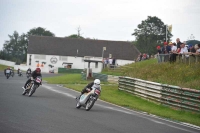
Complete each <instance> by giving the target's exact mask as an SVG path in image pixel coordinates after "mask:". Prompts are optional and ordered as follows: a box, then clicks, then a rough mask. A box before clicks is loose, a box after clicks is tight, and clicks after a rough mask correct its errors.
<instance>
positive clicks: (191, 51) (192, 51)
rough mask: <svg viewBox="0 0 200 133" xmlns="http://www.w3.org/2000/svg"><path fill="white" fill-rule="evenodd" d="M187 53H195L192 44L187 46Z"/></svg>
mask: <svg viewBox="0 0 200 133" xmlns="http://www.w3.org/2000/svg"><path fill="white" fill-rule="evenodd" d="M188 52H189V53H196V50H195V48H194V46H193V45H192V44H189V45H188Z"/></svg>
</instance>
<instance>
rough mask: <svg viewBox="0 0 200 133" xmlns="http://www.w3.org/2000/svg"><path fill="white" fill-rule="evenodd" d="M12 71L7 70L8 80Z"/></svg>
mask: <svg viewBox="0 0 200 133" xmlns="http://www.w3.org/2000/svg"><path fill="white" fill-rule="evenodd" d="M10 72H11V71H10V70H6V78H7V79H8V78H9V77H10Z"/></svg>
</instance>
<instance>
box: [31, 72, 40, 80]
mask: <svg viewBox="0 0 200 133" xmlns="http://www.w3.org/2000/svg"><path fill="white" fill-rule="evenodd" d="M37 76H40V77H42V74H41V73H40V74H37V73H36V71H33V72H32V74H31V77H33V78H34V79H35V78H36V77H37Z"/></svg>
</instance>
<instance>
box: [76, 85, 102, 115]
mask: <svg viewBox="0 0 200 133" xmlns="http://www.w3.org/2000/svg"><path fill="white" fill-rule="evenodd" d="M87 91H88V93H84V94H83V95H81V96H80V98H79V99H76V100H77V103H76V108H77V109H79V108H80V107H81V106H83V107H85V109H86V111H89V110H90V109H91V108H92V107H93V105H94V103H95V102H96V100H97V99H98V98H99V95H100V94H101V89H99V88H95V87H92V90H90V89H87Z"/></svg>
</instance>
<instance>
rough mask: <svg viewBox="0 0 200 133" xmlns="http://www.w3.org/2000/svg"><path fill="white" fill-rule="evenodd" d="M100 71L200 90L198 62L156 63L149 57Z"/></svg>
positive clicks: (199, 67)
mask: <svg viewBox="0 0 200 133" xmlns="http://www.w3.org/2000/svg"><path fill="white" fill-rule="evenodd" d="M102 73H104V74H112V75H121V76H122V75H123V76H129V77H133V78H139V79H144V80H148V81H153V82H158V83H163V84H170V85H176V86H180V87H183V88H192V89H198V90H200V76H199V75H200V63H199V64H192V65H187V64H184V63H173V64H172V63H169V62H167V63H160V64H158V63H157V60H156V59H151V60H146V61H141V62H137V63H133V64H129V65H126V66H123V67H120V68H118V69H116V70H110V69H105V70H104V71H103V72H102Z"/></svg>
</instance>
